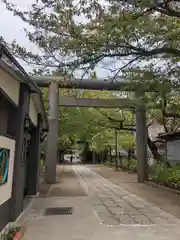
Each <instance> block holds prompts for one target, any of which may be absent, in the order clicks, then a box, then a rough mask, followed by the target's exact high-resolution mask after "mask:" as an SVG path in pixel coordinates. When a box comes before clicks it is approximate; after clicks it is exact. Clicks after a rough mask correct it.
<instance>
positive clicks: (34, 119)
mask: <svg viewBox="0 0 180 240" xmlns="http://www.w3.org/2000/svg"><path fill="white" fill-rule="evenodd" d="M29 117H30V119H31V121H32V123H33V124H34V125H35V126H37V109H36V106H35V103H34V101H33V97H32V95H31V96H30V106H29Z"/></svg>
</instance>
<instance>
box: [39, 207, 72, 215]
mask: <svg viewBox="0 0 180 240" xmlns="http://www.w3.org/2000/svg"><path fill="white" fill-rule="evenodd" d="M72 212H73V208H72V207H56V208H46V210H45V212H44V216H50V215H71V214H72Z"/></svg>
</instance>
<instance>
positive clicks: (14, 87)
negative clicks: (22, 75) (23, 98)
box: [0, 69, 20, 105]
mask: <svg viewBox="0 0 180 240" xmlns="http://www.w3.org/2000/svg"><path fill="white" fill-rule="evenodd" d="M0 88H1V89H2V90H3V92H5V93H6V95H7V96H8V97H9V98H10V99H11V100H12V101H13V102H14V103H15V104H16V105H18V102H19V89H20V83H19V82H18V81H16V80H15V79H13V78H12V77H11V76H10V75H9V74H7V73H6V72H5V71H3V70H2V69H0Z"/></svg>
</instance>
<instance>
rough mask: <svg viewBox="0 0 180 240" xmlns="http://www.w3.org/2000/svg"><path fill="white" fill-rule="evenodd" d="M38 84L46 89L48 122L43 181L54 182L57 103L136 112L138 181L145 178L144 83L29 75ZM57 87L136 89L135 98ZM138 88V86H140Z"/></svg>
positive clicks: (57, 120) (56, 149)
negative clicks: (85, 94)
mask: <svg viewBox="0 0 180 240" xmlns="http://www.w3.org/2000/svg"><path fill="white" fill-rule="evenodd" d="M32 80H33V81H35V82H36V84H37V85H38V86H39V87H48V89H49V99H48V100H49V110H48V123H49V132H48V136H47V147H46V160H45V182H46V183H49V184H53V183H55V182H56V164H57V157H58V154H57V152H58V132H59V131H58V122H59V106H69V107H76V106H79V107H102V108H121V109H122V108H131V109H132V108H133V109H135V113H136V154H137V174H138V182H144V181H145V180H147V178H148V164H147V127H146V109H145V105H143V104H142V103H141V101H140V98H141V96H142V94H143V92H145V91H149V89H148V88H147V87H148V86H147V85H143V84H141V85H134V84H132V83H128V82H122V81H115V82H112V81H108V80H106V81H102V80H99V81H98V80H97V81H92V80H88V79H86V80H79V79H73V80H70V81H67V82H63V81H62V80H61V79H60V78H59V77H50V76H47V77H46V76H42V77H37V76H34V77H32ZM59 88H76V89H89V90H109V91H113V90H114V91H129V92H135V95H136V101H134V100H130V99H126V98H124V99H108V100H105V99H88V98H73V97H65V96H59ZM139 89H140V90H139Z"/></svg>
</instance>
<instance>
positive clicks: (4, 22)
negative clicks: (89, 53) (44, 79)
mask: <svg viewBox="0 0 180 240" xmlns="http://www.w3.org/2000/svg"><path fill="white" fill-rule="evenodd" d="M12 2H13V3H14V4H17V5H18V7H19V8H21V9H27V8H28V7H29V6H30V5H31V4H33V3H35V2H36V0H12ZM0 9H1V14H0V35H1V36H2V37H3V38H4V39H5V41H6V42H12V41H13V40H16V41H17V42H18V43H19V44H20V45H21V46H24V47H26V48H27V49H28V50H29V51H33V50H35V48H34V46H33V45H32V44H30V42H29V41H28V39H27V38H26V35H25V33H24V31H23V29H24V28H29V26H28V25H27V24H25V23H24V22H23V21H22V20H21V19H20V18H18V17H16V16H13V14H12V13H11V12H9V11H8V10H7V9H6V8H5V5H4V4H3V3H2V2H1V0H0ZM33 52H34V51H33ZM20 63H21V64H23V66H24V68H25V69H26V70H27V71H30V70H31V69H32V68H31V66H28V65H27V64H25V63H22V62H20ZM96 71H97V73H98V75H99V77H104V76H107V75H109V71H107V70H105V69H102V68H97V69H96Z"/></svg>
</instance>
